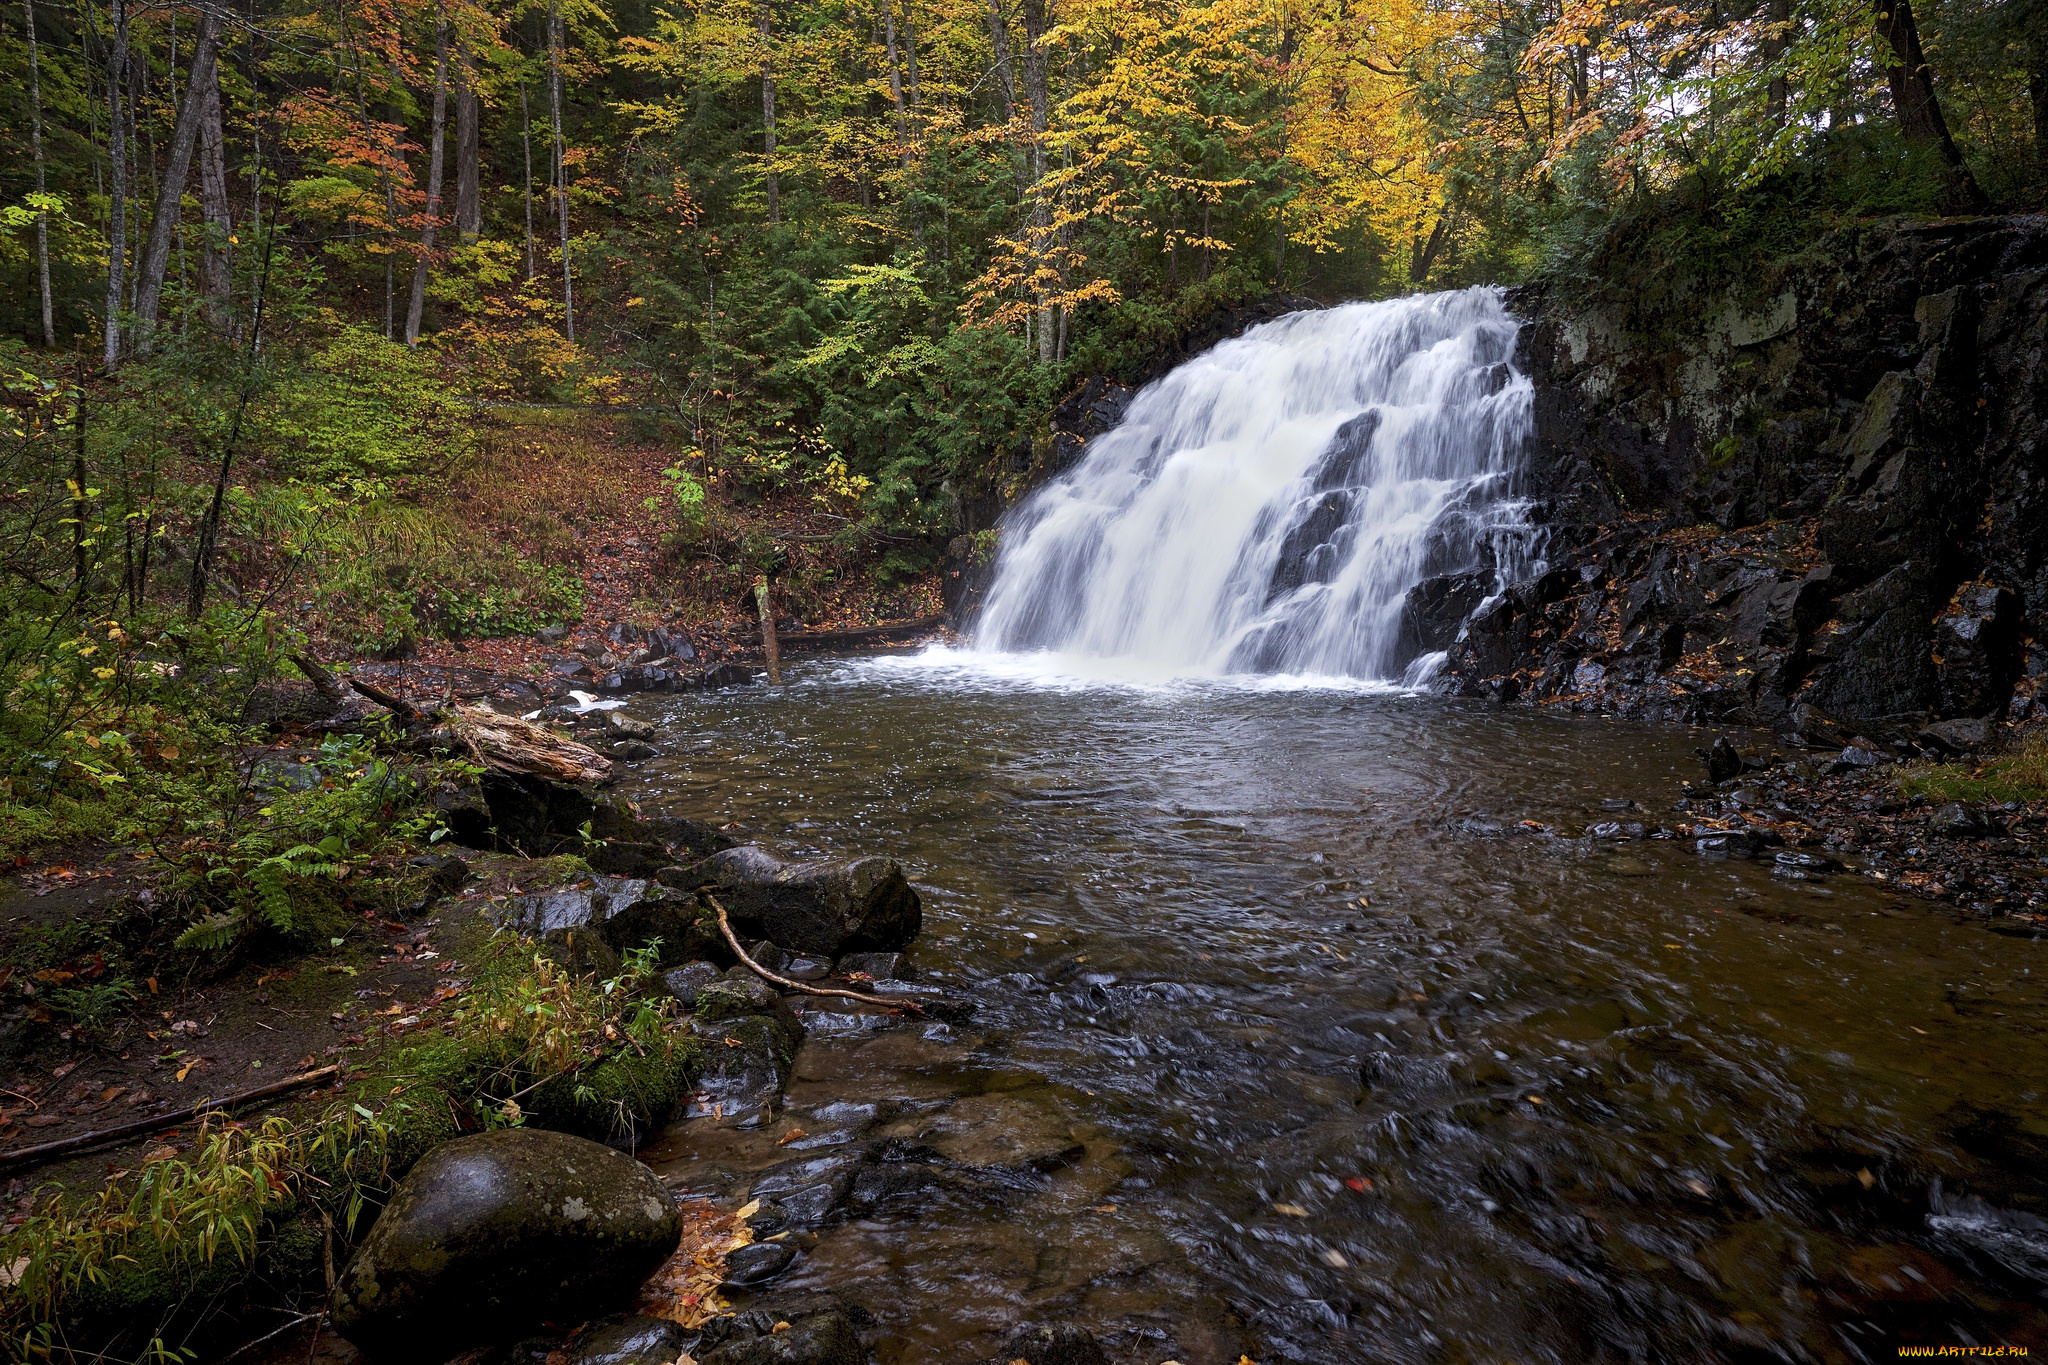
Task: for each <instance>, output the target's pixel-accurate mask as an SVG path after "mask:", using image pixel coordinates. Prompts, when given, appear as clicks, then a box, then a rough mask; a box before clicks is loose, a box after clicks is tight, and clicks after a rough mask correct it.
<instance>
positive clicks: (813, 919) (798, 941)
mask: <svg viewBox="0 0 2048 1365" xmlns="http://www.w3.org/2000/svg"><path fill="white" fill-rule="evenodd" d="M699 867H700V869H701V875H702V876H703V877H704V878H705V880H707V881H709V882H711V883H713V884H714V885H715V886H716V887H717V894H719V895H720V899H721V901H722V903H723V904H724V905H725V908H726V910H727V911H728V912H729V913H730V915H731V917H732V919H733V920H735V921H737V923H736V925H735V927H736V928H739V927H741V926H744V928H745V930H746V932H747V933H748V934H749V935H750V936H751V937H755V938H770V939H773V940H774V941H775V942H776V943H777V944H778V945H780V946H781V947H784V948H787V949H790V950H791V951H793V952H798V953H806V954H810V955H812V956H817V957H838V956H839V955H841V954H842V953H850V952H859V951H863V950H866V951H880V952H891V951H894V950H895V949H898V948H902V947H904V946H906V945H907V944H908V943H909V942H910V941H911V940H912V939H914V938H916V937H917V931H918V930H919V929H921V928H922V927H923V926H924V908H923V905H922V904H921V902H920V901H919V900H918V897H917V892H915V891H913V890H912V889H911V886H910V881H909V879H908V878H906V877H905V876H904V875H903V868H902V866H901V865H900V864H899V863H898V862H897V861H896V860H895V859H894V858H852V859H846V860H832V861H825V862H812V863H785V862H781V861H779V860H778V859H776V858H775V857H773V856H772V855H770V854H769V853H768V852H767V851H766V850H764V849H761V848H758V847H755V846H754V845H751V844H749V845H745V846H742V847H740V848H729V849H726V850H724V851H723V852H721V853H717V854H714V855H713V856H712V857H710V858H708V859H706V860H705V861H704V862H703V863H702V864H700V865H699Z"/></svg>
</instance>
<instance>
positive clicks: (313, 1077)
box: [0, 1066, 341, 1166]
mask: <svg viewBox="0 0 2048 1365" xmlns="http://www.w3.org/2000/svg"><path fill="white" fill-rule="evenodd" d="M340 1072H341V1068H340V1067H339V1066H323V1067H321V1068H320V1069H319V1070H317V1071H307V1072H302V1073H301V1074H299V1075H297V1076H287V1077H285V1078H284V1079H283V1080H281V1081H272V1082H271V1083H270V1084H269V1085H259V1086H257V1087H256V1088H255V1089H254V1090H244V1091H243V1092H242V1093H241V1094H239V1095H230V1096H228V1097H227V1098H226V1099H224V1100H207V1101H205V1102H203V1103H200V1104H195V1105H193V1106H192V1107H191V1108H190V1109H181V1110H179V1111H178V1112H176V1113H174V1114H159V1115H157V1116H156V1117H155V1118H153V1119H137V1120H136V1121H135V1122H133V1123H121V1124H116V1125H115V1126H114V1127H112V1128H96V1129H94V1130H93V1131H92V1132H90V1133H79V1134H77V1135H75V1136H73V1137H68V1138H58V1139H57V1140H56V1141H55V1142H39V1143H37V1144H36V1145H35V1146H33V1147H17V1148H16V1149H15V1150H13V1151H11V1152H0V1166H13V1165H17V1164H19V1163H21V1162H24V1161H28V1162H34V1163H37V1164H40V1163H42V1162H45V1161H49V1160H51V1159H52V1158H54V1157H60V1156H63V1155H65V1154H67V1153H70V1152H82V1151H85V1150H87V1149H89V1148H92V1147H99V1146H102V1145H104V1144H106V1143H109V1142H119V1141H120V1140H121V1139H122V1138H129V1137H134V1136H135V1135H136V1134H138V1133H153V1132H155V1131H157V1130H158V1129H161V1128H170V1127H175V1126H176V1125H178V1124H180V1123H186V1122H189V1121H190V1120H192V1119H196V1118H200V1117H202V1116H203V1115H206V1114H212V1113H226V1112H227V1111H228V1110H230V1109H237V1108H240V1107H241V1106H242V1105H245V1104H249V1103H252V1102H253V1101H256V1100H267V1099H270V1098H271V1097H272V1096H274V1095H283V1094H286V1093H288V1092H290V1091H293V1090H303V1089H305V1088H306V1087H307V1086H309V1085H314V1084H317V1083H318V1082H320V1081H324V1080H326V1079H327V1078H328V1077H330V1076H335V1075H339V1074H340Z"/></svg>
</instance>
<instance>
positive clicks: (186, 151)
mask: <svg viewBox="0 0 2048 1365" xmlns="http://www.w3.org/2000/svg"><path fill="white" fill-rule="evenodd" d="M219 41H220V18H219V16H218V14H217V13H216V12H215V11H214V10H213V9H211V8H208V9H204V10H201V11H200V12H199V36H198V38H197V40H196V41H195V42H194V43H193V46H192V74H191V78H190V79H188V80H187V81H186V82H185V98H184V99H183V100H181V101H179V105H178V122H177V125H176V127H175V128H174V129H173V130H172V132H171V146H170V150H169V152H168V153H167V154H166V156H165V158H164V171H163V177H162V179H161V180H159V181H158V182H157V192H156V212H155V213H154V214H153V215H152V216H151V218H150V222H149V245H148V247H147V248H145V249H144V251H143V254H142V271H141V274H140V275H139V276H138V277H137V279H136V282H135V349H136V350H137V351H138V352H147V351H148V350H149V347H150V342H151V341H152V340H153V339H154V338H155V335H156V315H157V311H158V308H159V306H160V305H161V303H162V301H163V293H164V271H165V270H167V269H169V268H170V264H171V238H172V236H173V235H174V234H175V233H176V231H177V228H178V219H179V218H180V217H181V216H182V210H183V208H184V202H185V176H186V173H187V172H188V171H190V170H191V167H192V149H193V148H194V147H196V146H198V144H199V123H200V117H199V114H200V106H201V105H203V104H204V103H205V100H204V99H194V98H193V94H194V92H196V91H201V90H205V89H206V88H207V87H209V86H211V85H212V84H213V83H214V69H213V59H214V50H215V48H216V46H217V45H218V44H219Z"/></svg>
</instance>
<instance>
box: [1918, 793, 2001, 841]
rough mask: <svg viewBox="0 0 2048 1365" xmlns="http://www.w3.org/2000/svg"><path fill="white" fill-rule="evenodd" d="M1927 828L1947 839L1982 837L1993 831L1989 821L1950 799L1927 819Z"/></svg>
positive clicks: (1930, 831)
mask: <svg viewBox="0 0 2048 1365" xmlns="http://www.w3.org/2000/svg"><path fill="white" fill-rule="evenodd" d="M1927 829H1928V832H1929V833H1931V834H1939V835H1941V836H1942V837H1944V838H1948V839H1982V838H1985V837H1986V836H1988V835H1990V834H1991V833H1993V830H1992V827H1991V823H1990V822H1989V821H1987V820H1986V819H1985V818H1984V817H1983V816H1982V815H1979V814H1978V813H1977V812H1976V811H1973V810H1971V809H1970V808H1969V807H1968V806H1965V805H1963V804H1962V803H1961V802H1959V801H1951V802H1949V804H1947V805H1946V806H1943V807H1941V808H1940V809H1939V810H1937V811H1935V812H1934V814H1933V816H1932V817H1931V818H1930V819H1929V820H1928V821H1927Z"/></svg>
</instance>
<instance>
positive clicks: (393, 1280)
mask: <svg viewBox="0 0 2048 1365" xmlns="http://www.w3.org/2000/svg"><path fill="white" fill-rule="evenodd" d="M681 1235H682V1233H681V1225H680V1223H679V1221H678V1219H677V1216H676V1208H675V1202H674V1200H673V1199H672V1198H671V1197H670V1196H669V1193H668V1190H667V1189H666V1188H665V1187H664V1186H663V1185H662V1183H661V1181H660V1179H659V1178H657V1177H656V1176H655V1174H654V1173H653V1172H652V1171H650V1170H648V1169H647V1167H645V1166H643V1165H641V1164H640V1163H639V1162H637V1161H635V1160H633V1158H631V1157H629V1156H626V1155H624V1154H622V1153H619V1152H615V1151H613V1150H612V1149H610V1148H609V1147H603V1146H600V1145H598V1144H597V1143H595V1142H588V1141H585V1140H584V1139H582V1138H575V1137H570V1136H568V1135H566V1134H563V1133H550V1132H544V1131H541V1130H538V1129H523V1128H522V1129H510V1130H507V1131H503V1132H496V1133H484V1134H480V1135H478V1136H475V1137H467V1138H458V1139H456V1140H455V1141H453V1142H449V1143H446V1144H444V1145H442V1146H440V1147H437V1148H435V1149H434V1150H433V1151H431V1152H429V1153H427V1155H426V1156H424V1157H422V1158H421V1159H420V1162H419V1164H418V1165H416V1166H415V1167H413V1170H412V1173H411V1174H410V1175H408V1176H407V1177H406V1178H405V1180H404V1181H402V1182H401V1183H400V1184H399V1187H398V1189H397V1191H396V1193H394V1194H393V1195H392V1198H391V1202H390V1204H389V1205H388V1206H387V1207H386V1208H385V1210H384V1213H383V1215H382V1216H381V1217H379V1218H378V1220H377V1222H376V1225H375V1226H374V1227H372V1228H371V1229H370V1233H369V1236H368V1237H366V1238H365V1239H364V1240H363V1244H362V1246H361V1247H360V1248H358V1249H357V1251H356V1254H355V1256H354V1258H353V1259H351V1260H350V1261H349V1263H348V1266H347V1268H346V1269H344V1270H343V1271H342V1274H341V1277H340V1279H339V1281H338V1282H337V1284H336V1287H335V1298H334V1312H333V1318H332V1321H333V1323H334V1328H335V1330H336V1331H338V1332H340V1333H341V1335H342V1336H344V1337H346V1338H347V1339H348V1340H349V1341H350V1342H352V1343H353V1344H355V1345H356V1346H357V1347H358V1348H360V1349H361V1350H362V1351H363V1352H364V1353H365V1354H367V1355H369V1356H371V1357H372V1358H373V1359H377V1360H391V1361H420V1362H429V1361H441V1360H445V1359H447V1358H448V1357H449V1356H451V1355H453V1354H455V1353H456V1352H457V1351H460V1350H462V1349H464V1348H466V1347H469V1346H473V1345H481V1344H486V1343H489V1342H493V1341H506V1340H512V1339H516V1338H518V1337H520V1336H522V1335H525V1334H526V1333H529V1332H531V1331H533V1330H534V1329H535V1328H536V1327H538V1326H539V1325H540V1324H541V1323H543V1322H545V1321H548V1320H550V1319H555V1318H565V1317H573V1318H582V1317H587V1316H588V1315H589V1313H590V1312H591V1310H592V1309H602V1308H603V1307H605V1306H606V1305H608V1304H612V1303H616V1302H619V1301H622V1300H625V1299H628V1298H630V1297H631V1296H632V1294H633V1292H634V1291H635V1290H636V1289H637V1288H638V1287H639V1285H640V1283H641V1281H642V1280H644V1279H645V1278H646V1277H647V1276H648V1274H650V1273H651V1272H652V1271H653V1270H654V1268H655V1267H656V1266H658V1265H660V1264H661V1262H662V1261H663V1260H664V1259H665V1258H666V1257H667V1256H668V1255H669V1253H670V1252H672V1251H674V1250H675V1247H676V1242H677V1240H678V1239H679V1238H680V1237H681Z"/></svg>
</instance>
